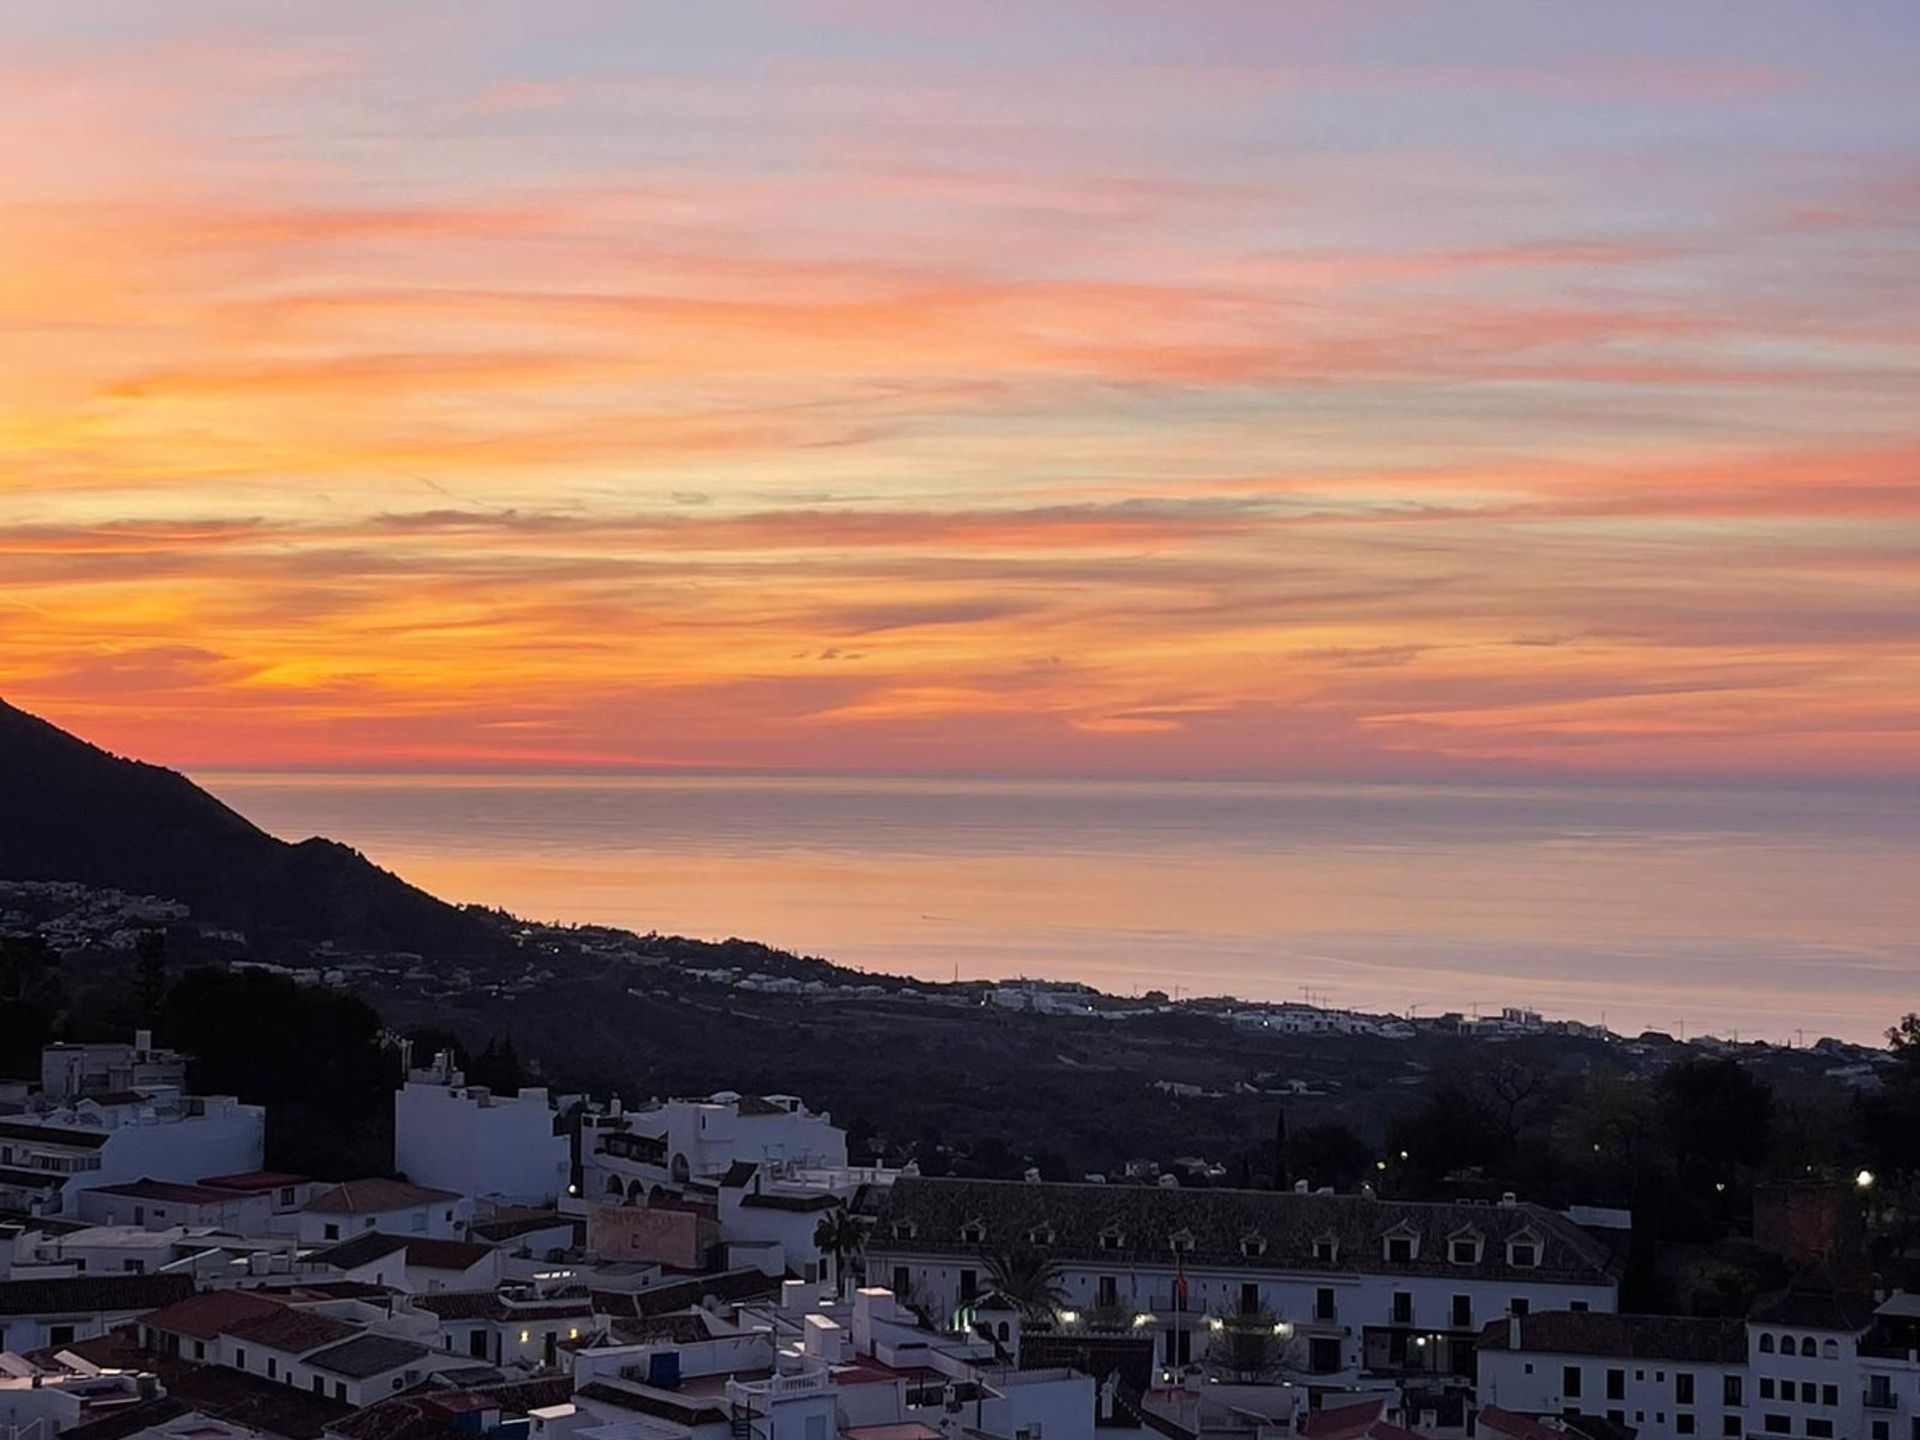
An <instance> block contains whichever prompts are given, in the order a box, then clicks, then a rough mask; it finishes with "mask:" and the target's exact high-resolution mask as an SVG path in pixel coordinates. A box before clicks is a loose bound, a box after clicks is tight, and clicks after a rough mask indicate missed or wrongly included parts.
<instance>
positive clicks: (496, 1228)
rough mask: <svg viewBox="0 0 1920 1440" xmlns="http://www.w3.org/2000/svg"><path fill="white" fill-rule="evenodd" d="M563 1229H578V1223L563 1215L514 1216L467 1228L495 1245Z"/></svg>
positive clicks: (478, 1222) (485, 1221) (481, 1222)
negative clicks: (537, 1232)
mask: <svg viewBox="0 0 1920 1440" xmlns="http://www.w3.org/2000/svg"><path fill="white" fill-rule="evenodd" d="M563 1227H564V1228H566V1229H572V1230H577V1229H578V1228H579V1226H578V1222H576V1221H574V1220H572V1219H571V1218H569V1217H568V1216H565V1215H516V1216H514V1217H513V1218H512V1219H504V1220H479V1221H476V1222H475V1223H474V1224H472V1225H470V1226H468V1227H467V1228H468V1230H469V1231H470V1232H471V1233H472V1234H475V1235H478V1236H480V1237H481V1238H483V1239H486V1240H492V1241H495V1242H496V1243H497V1242H499V1241H501V1240H512V1239H514V1238H516V1237H517V1236H521V1235H531V1234H533V1233H534V1232H535V1231H538V1230H558V1229H561V1228H563Z"/></svg>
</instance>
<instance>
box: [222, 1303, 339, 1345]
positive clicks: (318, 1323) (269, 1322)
mask: <svg viewBox="0 0 1920 1440" xmlns="http://www.w3.org/2000/svg"><path fill="white" fill-rule="evenodd" d="M220 1333H221V1334H223V1335H231V1336H232V1337H233V1338H234V1339H236V1340H244V1341H246V1342H247V1343H248V1344H249V1345H258V1346H259V1347H260V1348H261V1349H263V1350H279V1351H282V1352H283V1353H285V1354H288V1355H305V1354H306V1353H307V1352H308V1351H310V1350H318V1349H320V1348H321V1347H322V1346H324V1345H335V1344H338V1343H339V1342H340V1341H342V1340H345V1339H347V1338H348V1337H350V1336H353V1335H357V1334H359V1333H360V1327H359V1326H358V1325H349V1324H348V1323H347V1322H346V1321H344V1320H336V1319H334V1318H333V1316H331V1315H322V1314H321V1313H320V1312H319V1311H317V1310H301V1309H296V1308H295V1307H293V1306H291V1305H277V1306H275V1307H274V1309H273V1311H272V1312H271V1313H269V1314H261V1315H250V1316H247V1317H245V1318H244V1319H240V1320H236V1321H234V1322H233V1323H232V1324H230V1325H226V1326H223V1327H222V1328H221V1331H220Z"/></svg>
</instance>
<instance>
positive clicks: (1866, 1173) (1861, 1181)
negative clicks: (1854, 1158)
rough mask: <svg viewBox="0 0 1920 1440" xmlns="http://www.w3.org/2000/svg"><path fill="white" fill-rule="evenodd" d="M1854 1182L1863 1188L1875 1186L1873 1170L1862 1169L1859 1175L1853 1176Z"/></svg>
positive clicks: (1868, 1188) (1869, 1188)
mask: <svg viewBox="0 0 1920 1440" xmlns="http://www.w3.org/2000/svg"><path fill="white" fill-rule="evenodd" d="M1853 1183H1854V1184H1856V1185H1858V1186H1859V1187H1860V1188H1861V1189H1862V1190H1871V1189H1872V1188H1873V1171H1871V1170H1862V1171H1861V1172H1860V1173H1859V1174H1858V1175H1856V1176H1854V1177H1853Z"/></svg>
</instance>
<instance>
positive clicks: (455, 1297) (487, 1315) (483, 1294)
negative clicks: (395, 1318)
mask: <svg viewBox="0 0 1920 1440" xmlns="http://www.w3.org/2000/svg"><path fill="white" fill-rule="evenodd" d="M411 1300H412V1303H413V1304H414V1305H416V1306H418V1307H419V1308H420V1309H422V1310H425V1311H426V1312H427V1313H428V1314H431V1315H438V1316H439V1317H440V1318H441V1319H442V1320H497V1319H499V1318H500V1317H501V1316H502V1315H504V1314H506V1313H507V1307H506V1302H505V1301H503V1300H502V1299H501V1298H500V1293H499V1292H498V1291H497V1290H434V1291H431V1292H429V1293H428V1294H425V1295H415V1296H412V1297H411Z"/></svg>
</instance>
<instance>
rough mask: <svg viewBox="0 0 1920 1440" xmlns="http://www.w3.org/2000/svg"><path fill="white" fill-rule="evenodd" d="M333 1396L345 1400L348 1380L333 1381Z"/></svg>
mask: <svg viewBox="0 0 1920 1440" xmlns="http://www.w3.org/2000/svg"><path fill="white" fill-rule="evenodd" d="M333 1398H334V1399H336V1400H344V1399H346V1398H347V1382H346V1381H344V1380H336V1381H334V1382H333Z"/></svg>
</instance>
